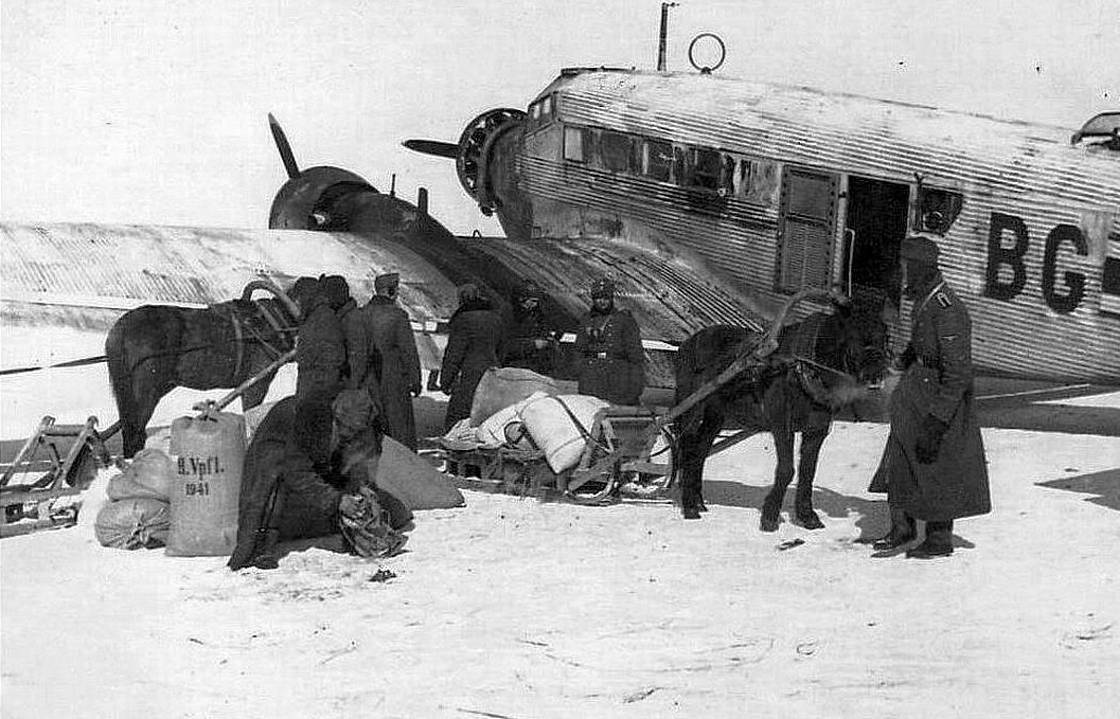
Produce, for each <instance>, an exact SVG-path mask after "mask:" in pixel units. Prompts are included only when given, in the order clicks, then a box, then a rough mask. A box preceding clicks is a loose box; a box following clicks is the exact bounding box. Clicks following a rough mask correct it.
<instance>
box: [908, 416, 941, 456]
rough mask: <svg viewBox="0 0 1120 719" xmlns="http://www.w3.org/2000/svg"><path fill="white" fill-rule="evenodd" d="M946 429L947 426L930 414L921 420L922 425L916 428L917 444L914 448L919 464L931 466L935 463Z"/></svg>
mask: <svg viewBox="0 0 1120 719" xmlns="http://www.w3.org/2000/svg"><path fill="white" fill-rule="evenodd" d="M948 429H949V425H948V424H946V423H944V422H942V421H941V420H940V419H938V418H937V417H934V416H933V415H932V414H927V415H926V416H925V417H924V418H923V419H922V425H921V427H919V428H918V442H917V445H916V446H915V447H914V454H915V455H916V456H917V458H918V463H919V464H932V463H934V462H936V461H937V455H938V453H940V451H941V440H942V439H944V437H945V432H946V431H947V430H948Z"/></svg>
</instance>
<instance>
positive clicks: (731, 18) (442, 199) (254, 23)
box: [0, 0, 1120, 233]
mask: <svg viewBox="0 0 1120 719" xmlns="http://www.w3.org/2000/svg"><path fill="white" fill-rule="evenodd" d="M659 11H660V4H659V2H656V1H649V0H630V1H628V2H622V1H620V0H569V1H568V2H540V3H529V2H501V1H500V0H457V1H455V2H450V1H449V2H438V1H436V0H426V1H424V0H420V1H417V2H401V1H400V0H385V1H383V0H366V1H364V2H360V1H359V0H332V1H327V0H314V1H312V0H290V1H287V2H267V1H262V0H258V1H256V2H237V1H235V0H222V1H220V2H218V1H215V2H211V1H209V0H207V1H205V2H193V1H190V0H177V1H176V2H162V1H159V0H104V1H97V0H86V1H83V2H75V1H73V0H3V3H0V55H2V68H0V69H2V74H0V82H2V86H0V218H3V219H7V220H28V221H30V220H42V221H93V222H127V223H151V224H178V225H209V226H230V227H264V226H266V224H267V214H268V207H269V204H270V203H271V200H272V196H273V194H274V193H275V191H276V189H277V188H278V187H279V186H280V184H281V183H282V182H283V180H284V179H285V175H284V172H283V167H282V166H281V164H280V161H279V158H278V156H277V154H276V150H275V148H274V146H273V143H272V139H271V137H270V135H269V132H268V127H267V122H266V115H267V113H268V112H269V111H272V112H274V113H275V114H276V115H277V117H278V118H279V119H280V121H281V123H282V124H283V126H284V128H285V129H286V131H287V133H288V136H289V138H290V140H291V142H292V146H293V148H294V150H295V154H296V157H297V159H298V160H299V162H300V165H301V167H303V166H309V165H313V164H333V165H339V166H342V167H346V168H347V169H350V170H353V171H354V172H357V173H358V174H360V175H363V176H364V177H365V178H366V179H368V180H369V181H371V182H372V183H373V184H374V185H376V186H377V187H379V188H382V189H388V186H389V177H390V173H393V172H396V173H397V175H398V177H397V187H398V191H399V192H400V193H401V194H402V195H403V196H405V197H408V198H414V197H415V193H416V188H417V187H419V186H420V185H425V186H427V187H429V188H430V189H431V193H432V199H431V209H432V213H433V214H434V215H436V216H437V217H439V218H440V219H442V220H444V222H445V224H447V225H448V227H449V228H451V229H452V230H453V231H455V232H459V233H468V232H470V231H471V230H473V229H475V228H479V229H481V230H482V231H483V232H485V233H490V232H496V231H497V229H496V227H497V226H496V224H495V223H491V222H490V221H488V220H485V218H482V217H481V216H480V215H479V214H478V212H477V209H476V208H475V207H474V205H473V204H472V203H471V201H470V200H469V198H467V197H466V195H465V194H464V193H463V192H462V190H461V189H460V188H459V185H458V182H457V181H456V180H455V176H454V167H453V164H452V163H451V162H450V161H441V160H439V159H436V158H430V157H424V156H421V155H416V154H414V153H411V152H409V151H407V150H405V149H404V148H402V147H401V146H400V142H401V141H402V140H404V139H407V138H409V137H428V138H433V139H445V140H450V141H455V140H457V138H458V136H459V133H460V132H461V131H462V128H463V125H464V124H465V123H466V122H467V120H469V119H470V118H471V117H473V116H474V115H476V114H477V113H479V112H480V111H482V110H485V109H488V108H491V107H497V106H512V107H522V108H523V107H524V106H525V105H526V104H527V102H528V101H529V99H531V97H532V96H533V95H534V94H535V93H536V92H538V91H539V90H540V89H542V88H543V87H544V86H545V85H547V84H548V83H549V82H550V81H551V80H552V79H553V78H554V77H555V75H556V74H557V72H558V70H559V69H560V68H561V67H564V66H569V65H622V66H637V67H639V68H652V67H653V65H654V63H655V59H656V45H657V23H658V16H659ZM705 31H712V32H716V33H718V34H720V35H721V36H722V37H723V39H724V40H725V42H726V43H727V47H728V58H727V63H726V65H725V67H724V68H723V69H721V70H720V71H719V72H721V73H724V74H728V75H736V76H741V77H747V78H752V79H760V80H770V81H777V82H784V83H796V84H803V85H809V86H814V87H819V88H822V89H827V90H842V91H847V92H855V93H861V94H867V95H872V96H878V97H887V98H892V99H899V100H905V101H911V102H918V103H923V104H932V105H937V106H942V107H949V108H955V109H963V110H972V111H978V112H984V113H989V114H994V115H997V116H1001V117H1008V118H1019V119H1027V120H1035V121H1040V122H1046V123H1051V124H1057V125H1062V126H1065V127H1068V128H1070V129H1071V130H1072V129H1075V128H1076V127H1077V126H1079V125H1080V124H1081V123H1082V122H1083V121H1084V120H1086V119H1088V117H1089V116H1090V115H1092V114H1094V113H1095V112H1099V111H1103V110H1109V109H1112V110H1115V109H1118V108H1120V0H1084V1H1079V0H1067V1H1064V2H1058V1H1057V0H1053V1H1047V2H1038V1H1029V0H1019V1H1016V2H1011V1H1004V2H998V1H996V0H937V2H913V1H910V0H861V1H859V2H853V1H851V0H832V1H828V0H825V1H821V2H817V1H814V0H801V1H790V0H768V1H763V0H741V1H736V2H699V1H689V0H684V1H683V2H681V4H680V6H679V7H676V8H674V9H673V10H672V15H671V21H670V51H669V61H670V69H681V70H683V69H686V68H687V60H686V48H687V45H688V42H689V40H690V39H691V38H692V37H693V36H694V35H696V34H697V33H700V32H705Z"/></svg>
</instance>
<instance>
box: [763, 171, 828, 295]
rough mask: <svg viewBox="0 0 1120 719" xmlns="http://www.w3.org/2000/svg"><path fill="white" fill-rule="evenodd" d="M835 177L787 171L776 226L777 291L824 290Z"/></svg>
mask: <svg viewBox="0 0 1120 719" xmlns="http://www.w3.org/2000/svg"><path fill="white" fill-rule="evenodd" d="M837 181H838V178H837V176H836V175H831V174H825V173H820V172H813V171H812V170H804V169H801V168H794V167H787V168H786V171H785V174H784V175H783V176H782V204H781V213H782V214H781V220H780V222H779V223H778V267H777V275H778V276H777V282H776V283H775V284H776V285H777V289H778V290H779V291H783V292H797V291H798V290H802V289H807V288H816V289H827V288H828V287H829V284H830V283H829V274H830V272H831V270H832V236H833V232H834V230H833V228H834V227H835V226H836V224H835V223H836V185H837Z"/></svg>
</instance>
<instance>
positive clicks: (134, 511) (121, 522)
mask: <svg viewBox="0 0 1120 719" xmlns="http://www.w3.org/2000/svg"><path fill="white" fill-rule="evenodd" d="M174 477H175V473H174V466H173V464H172V462H171V458H170V457H168V456H167V454H165V453H164V452H162V451H160V450H158V449H142V450H140V451H139V452H137V453H136V456H135V457H133V459H132V463H131V464H129V465H128V467H127V468H126V469H125V470H124V471H123V472H121V473H120V474H118V475H116V476H114V477H113V478H112V479H110V480H109V486H108V488H107V489H106V494H107V495H108V496H109V500H110V501H109V502H108V503H107V504H105V505H104V506H102V507H101V511H99V512H98V513H97V520H96V522H95V523H94V528H93V531H94V534H95V535H96V536H97V541H98V542H100V543H101V545H102V546H104V547H115V548H117V549H140V548H141V547H143V548H145V549H151V548H154V547H162V546H164V545H165V544H167V535H168V532H169V531H170V529H171V487H172V483H173V481H174Z"/></svg>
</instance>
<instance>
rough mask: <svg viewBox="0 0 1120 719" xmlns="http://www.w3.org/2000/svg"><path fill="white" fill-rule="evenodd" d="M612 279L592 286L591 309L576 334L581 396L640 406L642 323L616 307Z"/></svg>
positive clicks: (577, 369) (643, 384)
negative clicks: (640, 328)
mask: <svg viewBox="0 0 1120 719" xmlns="http://www.w3.org/2000/svg"><path fill="white" fill-rule="evenodd" d="M614 296H615V287H614V282H613V281H612V280H611V279H610V278H609V277H603V278H600V279H599V280H596V282H595V284H593V285H592V286H591V309H590V310H589V311H588V312H587V314H585V315H584V316H583V317H582V318H581V320H580V327H579V332H578V333H577V334H576V343H575V354H576V363H577V365H576V375H577V376H578V377H579V393H580V394H590V395H594V396H596V397H600V398H602V399H605V400H607V401H608V402H610V403H612V404H621V405H636V404H638V401H639V399H640V398H641V396H642V390H643V389H644V388H645V355H644V353H643V352H642V338H641V335H640V333H639V332H638V323H637V322H635V321H634V318H633V317H632V316H631V315H630V312H629V311H627V310H620V309H618V308H617V307H615V304H614Z"/></svg>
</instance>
